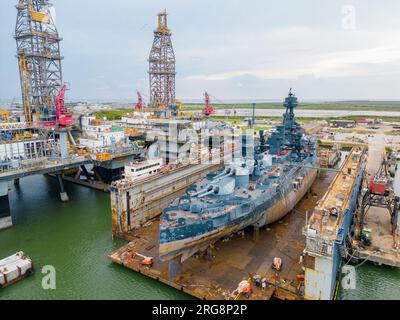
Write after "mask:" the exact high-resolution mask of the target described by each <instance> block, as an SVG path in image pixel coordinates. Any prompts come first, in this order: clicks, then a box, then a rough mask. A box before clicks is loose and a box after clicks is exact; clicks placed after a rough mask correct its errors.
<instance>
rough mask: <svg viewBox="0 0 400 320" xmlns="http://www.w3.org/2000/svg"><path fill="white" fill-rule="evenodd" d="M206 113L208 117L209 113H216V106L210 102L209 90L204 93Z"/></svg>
mask: <svg viewBox="0 0 400 320" xmlns="http://www.w3.org/2000/svg"><path fill="white" fill-rule="evenodd" d="M204 100H205V101H204V115H205V116H206V117H208V116H209V115H212V114H214V113H215V110H214V108H213V107H212V106H211V102H210V96H209V95H208V93H207V92H205V93H204Z"/></svg>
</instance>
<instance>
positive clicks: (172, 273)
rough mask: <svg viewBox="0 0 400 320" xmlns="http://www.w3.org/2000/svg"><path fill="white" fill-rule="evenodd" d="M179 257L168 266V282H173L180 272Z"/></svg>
mask: <svg viewBox="0 0 400 320" xmlns="http://www.w3.org/2000/svg"><path fill="white" fill-rule="evenodd" d="M181 266H182V264H181V257H180V256H179V257H178V258H175V259H174V260H171V261H170V262H169V264H168V280H169V281H174V280H175V279H176V277H177V276H178V274H179V272H180V270H181Z"/></svg>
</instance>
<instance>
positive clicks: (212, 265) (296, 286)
mask: <svg viewBox="0 0 400 320" xmlns="http://www.w3.org/2000/svg"><path fill="white" fill-rule="evenodd" d="M333 176H334V174H333V173H328V174H327V175H325V176H324V178H318V179H317V180H316V182H315V183H314V185H313V187H312V188H311V191H310V193H309V194H307V195H306V197H304V198H303V199H302V200H301V201H300V202H299V204H298V205H297V206H296V208H295V210H293V211H292V212H291V213H290V214H288V215H287V216H286V217H285V218H283V219H282V220H281V221H279V222H277V223H275V224H273V225H270V226H268V227H263V228H261V229H260V230H259V234H258V238H257V240H256V241H255V240H254V238H253V237H254V234H253V229H252V228H248V229H245V232H244V236H243V237H242V236H241V235H238V234H234V235H233V236H232V237H231V238H229V240H228V241H222V240H221V241H218V242H217V243H216V244H215V246H214V249H213V252H212V254H211V255H208V256H204V257H203V256H202V257H196V256H193V257H191V258H189V259H188V260H187V261H185V262H184V263H183V264H182V267H181V272H180V273H179V276H178V277H177V278H176V279H175V280H174V281H169V280H168V262H161V261H160V259H159V258H158V240H159V239H158V234H159V233H158V231H159V217H158V218H156V219H154V220H152V221H151V222H150V223H148V224H147V226H146V227H142V228H139V229H136V230H135V231H134V233H133V232H132V233H130V234H125V235H123V236H124V238H126V239H128V240H129V241H130V242H129V243H127V244H126V245H124V246H123V247H121V248H120V249H118V250H117V251H115V252H113V253H111V254H110V255H109V259H110V260H111V261H112V262H115V263H117V264H120V265H123V266H125V267H127V268H129V269H132V270H134V271H136V272H139V273H141V274H143V275H145V276H147V277H150V278H153V279H155V280H157V281H160V282H163V283H165V284H167V285H169V286H172V287H174V288H176V289H178V290H181V291H183V292H186V293H187V294H189V295H191V296H194V297H196V298H199V299H205V300H220V299H227V298H228V297H229V296H230V295H231V294H232V292H233V291H234V290H235V289H236V288H237V286H238V284H239V282H240V281H242V280H244V279H248V278H250V277H251V276H253V275H255V274H257V275H260V276H261V277H265V278H266V279H267V281H268V286H267V289H266V290H261V289H260V288H258V287H256V286H255V285H254V284H253V283H252V289H253V293H252V295H251V296H250V299H251V300H269V299H271V298H273V297H274V298H278V299H302V290H303V287H302V285H303V283H302V282H299V281H298V280H297V275H300V274H304V271H303V269H302V267H303V265H302V264H301V263H300V262H299V261H300V256H301V255H302V253H303V249H304V248H305V238H304V236H303V235H302V229H303V227H304V226H305V223H306V212H308V213H310V212H312V210H313V208H314V207H315V205H316V202H317V200H318V199H320V198H321V197H322V196H323V195H324V193H325V191H326V190H327V188H328V186H329V184H330V182H331V181H332V179H333ZM130 252H137V253H139V254H141V255H144V256H149V257H153V258H154V264H153V266H152V267H151V268H149V267H146V266H142V265H141V260H142V258H138V259H136V258H133V259H132V258H131V257H129V255H128V254H129V253H130ZM275 257H279V258H281V259H282V270H281V271H275V270H273V269H272V262H273V259H274V258H275ZM236 298H238V299H246V298H245V297H243V296H237V297H236Z"/></svg>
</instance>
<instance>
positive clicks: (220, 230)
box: [159, 91, 317, 261]
mask: <svg viewBox="0 0 400 320" xmlns="http://www.w3.org/2000/svg"><path fill="white" fill-rule="evenodd" d="M297 105H298V102H297V98H296V97H295V95H294V94H293V93H292V92H291V91H290V92H289V96H288V97H287V98H286V99H285V102H284V107H285V108H286V112H285V114H284V116H283V122H282V124H281V125H278V126H277V127H276V129H275V130H274V131H273V132H272V134H271V136H270V138H269V139H266V137H265V136H264V134H263V132H260V134H259V139H258V140H257V141H254V139H253V136H252V135H243V136H242V152H241V155H240V156H239V157H236V158H234V159H233V160H232V161H230V162H229V163H228V164H227V165H226V166H225V168H223V169H221V170H219V171H217V172H215V173H213V174H209V175H208V177H207V178H206V179H204V180H202V181H200V182H199V183H197V184H195V185H191V186H190V187H189V188H188V189H187V192H186V194H184V195H183V196H181V197H180V198H178V199H176V200H175V201H174V202H173V203H172V204H171V206H170V207H168V208H167V209H165V210H164V212H163V215H162V219H161V223H160V246H159V251H160V258H161V259H162V260H171V259H180V260H181V261H184V260H186V259H187V258H188V257H190V256H192V255H193V254H194V253H196V252H198V251H201V250H204V249H206V248H207V247H208V246H209V245H210V244H212V243H214V242H216V241H217V240H219V239H220V238H223V237H225V236H228V235H230V234H231V233H234V232H237V231H240V230H242V229H243V228H245V227H248V226H252V225H253V226H256V227H261V226H264V225H266V224H270V223H273V222H275V221H277V220H279V219H281V218H282V217H283V216H284V215H286V214H287V213H288V212H289V211H291V210H292V209H293V208H294V206H295V205H296V204H297V203H298V201H300V200H301V198H302V197H303V196H304V195H305V193H306V192H307V191H308V190H309V188H310V187H311V185H312V184H313V182H314V180H315V178H316V174H317V171H316V170H315V164H316V161H317V157H316V154H315V140H314V139H313V138H312V137H309V136H306V135H305V134H304V130H303V129H302V128H301V127H300V125H299V124H298V123H297V122H296V120H295V116H294V109H295V108H296V107H297Z"/></svg>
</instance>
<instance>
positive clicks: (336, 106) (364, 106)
mask: <svg viewBox="0 0 400 320" xmlns="http://www.w3.org/2000/svg"><path fill="white" fill-rule="evenodd" d="M203 107H204V106H203V104H196V103H189V104H186V105H185V110H187V111H194V110H202V109H203ZM213 107H214V108H215V109H228V110H229V109H233V108H235V109H252V108H253V105H252V104H251V103H237V104H234V103H227V104H222V103H214V104H213ZM256 108H257V109H282V108H283V107H282V103H277V102H273V103H270V102H262V103H257V104H256ZM298 109H299V110H346V111H347V110H351V111H389V112H390V111H392V112H396V111H398V112H400V102H382V103H379V102H368V101H367V102H325V103H300V104H299V107H298Z"/></svg>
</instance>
